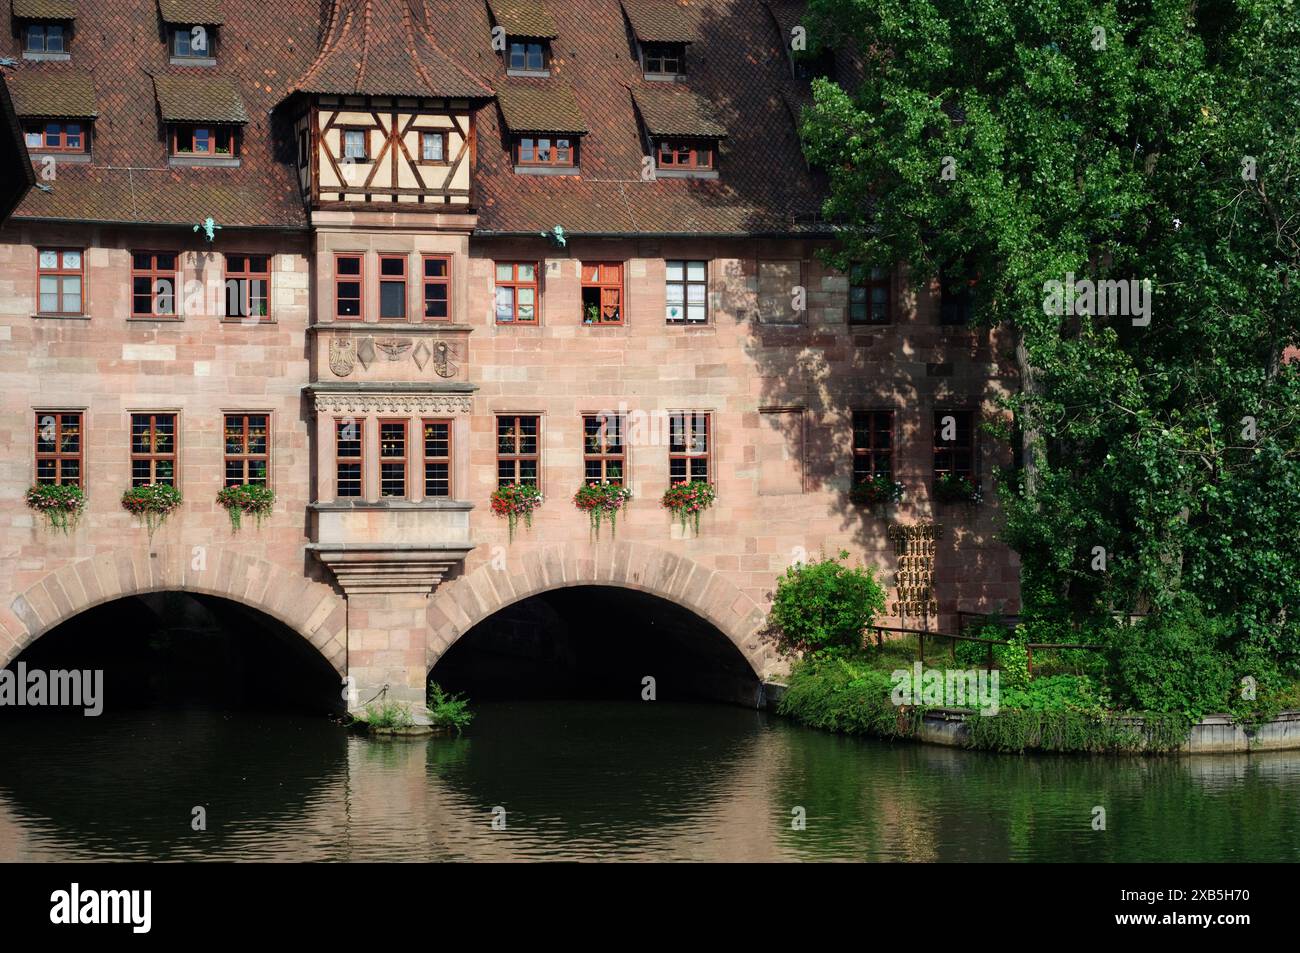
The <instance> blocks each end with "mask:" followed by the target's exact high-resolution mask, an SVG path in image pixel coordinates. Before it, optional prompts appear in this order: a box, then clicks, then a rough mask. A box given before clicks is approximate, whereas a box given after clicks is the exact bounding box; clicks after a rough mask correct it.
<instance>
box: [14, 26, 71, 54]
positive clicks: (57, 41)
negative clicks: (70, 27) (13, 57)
mask: <svg viewBox="0 0 1300 953" xmlns="http://www.w3.org/2000/svg"><path fill="white" fill-rule="evenodd" d="M23 36H24V37H25V40H26V42H25V43H24V45H23V49H24V50H25V51H26V52H28V53H66V52H67V48H66V41H67V33H66V32H65V30H64V27H63V24H62V23H29V24H27V29H26V30H24V31H23Z"/></svg>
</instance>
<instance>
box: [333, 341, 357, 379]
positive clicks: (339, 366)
mask: <svg viewBox="0 0 1300 953" xmlns="http://www.w3.org/2000/svg"><path fill="white" fill-rule="evenodd" d="M356 363H357V342H356V341H354V340H352V339H351V338H345V337H332V338H330V370H331V371H333V372H334V376H335V377H347V376H348V375H349V374H351V373H352V368H353V367H355V366H356Z"/></svg>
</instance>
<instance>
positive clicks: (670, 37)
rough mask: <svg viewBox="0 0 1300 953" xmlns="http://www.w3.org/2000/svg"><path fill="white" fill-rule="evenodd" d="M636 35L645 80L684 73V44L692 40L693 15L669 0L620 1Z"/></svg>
mask: <svg viewBox="0 0 1300 953" xmlns="http://www.w3.org/2000/svg"><path fill="white" fill-rule="evenodd" d="M621 5H622V7H623V15H624V16H625V17H626V18H627V25H628V27H629V28H630V29H631V32H632V35H633V36H634V37H636V42H637V50H638V52H639V55H640V57H641V69H642V71H643V72H644V73H645V78H646V79H660V80H664V79H666V80H674V79H676V78H677V77H679V76H682V75H684V74H685V72H686V47H688V46H689V45H690V44H691V43H693V42H695V40H696V39H697V37H696V17H697V14H695V13H693V12H691V11H689V10H687V9H685V8H684V7H683V6H682V5H681V4H677V3H673V2H671V0H621Z"/></svg>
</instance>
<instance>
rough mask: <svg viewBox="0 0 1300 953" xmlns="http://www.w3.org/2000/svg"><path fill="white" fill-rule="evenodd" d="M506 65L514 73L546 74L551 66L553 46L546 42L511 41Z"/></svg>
mask: <svg viewBox="0 0 1300 953" xmlns="http://www.w3.org/2000/svg"><path fill="white" fill-rule="evenodd" d="M506 65H507V67H508V69H509V71H510V72H512V73H546V72H548V71H549V70H550V66H551V44H550V43H549V42H548V41H546V40H511V41H510V50H509V54H508V58H507V60H506Z"/></svg>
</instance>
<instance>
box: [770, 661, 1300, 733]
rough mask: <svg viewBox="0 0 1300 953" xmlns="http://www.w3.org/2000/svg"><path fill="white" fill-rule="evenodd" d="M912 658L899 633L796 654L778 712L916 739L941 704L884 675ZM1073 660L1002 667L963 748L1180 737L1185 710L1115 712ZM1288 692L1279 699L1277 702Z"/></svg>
mask: <svg viewBox="0 0 1300 953" xmlns="http://www.w3.org/2000/svg"><path fill="white" fill-rule="evenodd" d="M916 658H917V656H916V646H915V644H914V643H910V642H908V641H904V640H899V641H897V642H893V643H886V644H885V645H884V646H883V647H882V648H879V649H877V648H874V647H873V648H870V649H868V650H866V651H864V652H862V653H858V654H854V655H852V656H844V657H832V658H820V659H812V660H805V661H802V662H800V663H798V664H797V665H796V666H795V668H794V670H793V672H792V673H791V676H790V679H789V685H788V689H787V691H786V694H785V696H784V697H783V698H782V700H781V703H780V705H779V707H778V711H779V712H780V713H781V714H783V715H786V716H788V717H790V718H793V719H795V720H796V721H798V722H800V723H802V724H805V725H808V726H810V727H814V728H820V729H823V730H826V731H835V732H840V733H843V734H851V735H865V736H869V737H874V738H886V739H893V738H915V737H917V736H918V735H919V734H920V731H921V725H922V719H923V717H924V714H925V712H926V711H927V710H931V709H933V708H936V707H941V706H926V705H922V704H915V705H906V704H905V705H898V704H895V703H894V700H893V698H892V697H891V695H892V693H893V688H894V684H895V683H894V680H893V679H892V678H891V675H890V673H891V672H893V671H895V670H897V669H908V668H910V667H911V666H912V665H913V663H914V662H915V661H916ZM943 662H944V663H947V662H948V660H947V659H944V660H943ZM955 664H956V665H962V664H963V663H962V662H960V661H958V662H957V663H955ZM1071 666H1074V663H1071V662H1068V661H1065V662H1062V663H1060V664H1058V665H1056V666H1054V667H1053V668H1052V669H1048V670H1047V671H1048V673H1047V674H1042V675H1038V676H1037V677H1035V678H1033V679H1028V678H1026V677H1024V675H1023V674H1022V673H1017V672H1015V671H1001V670H1000V671H999V680H1000V682H1001V683H1002V684H1001V686H1000V691H999V698H998V712H997V714H983V715H973V716H971V717H968V718H967V719H966V722H965V724H966V727H967V729H968V730H967V732H966V733H965V738H964V744H965V746H966V747H968V748H972V749H979V750H986V751H1004V752H1023V751H1046V752H1078V753H1103V752H1167V751H1173V750H1175V749H1177V748H1178V747H1179V746H1180V745H1182V744H1183V743H1184V742H1185V741H1186V739H1187V734H1188V730H1189V729H1190V727H1191V725H1192V723H1193V719H1191V718H1189V717H1188V716H1187V715H1185V714H1182V713H1167V712H1133V711H1122V710H1117V708H1116V706H1114V705H1113V703H1112V702H1111V700H1110V695H1109V693H1108V691H1107V690H1106V688H1105V686H1104V683H1103V681H1102V679H1100V678H1098V677H1097V676H1096V675H1095V674H1088V673H1086V672H1080V671H1062V670H1060V669H1061V668H1069V667H1071ZM1076 667H1077V666H1076ZM1007 676H1010V677H1009V678H1008V677H1007ZM1294 694H1295V693H1294V690H1292V691H1290V692H1288V693H1287V696H1286V698H1285V699H1283V698H1278V699H1276V700H1275V701H1276V703H1277V705H1278V706H1280V704H1281V703H1282V701H1284V700H1287V701H1289V700H1290V699H1291V697H1292V696H1293V695H1294ZM1270 707H1275V706H1270Z"/></svg>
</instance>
